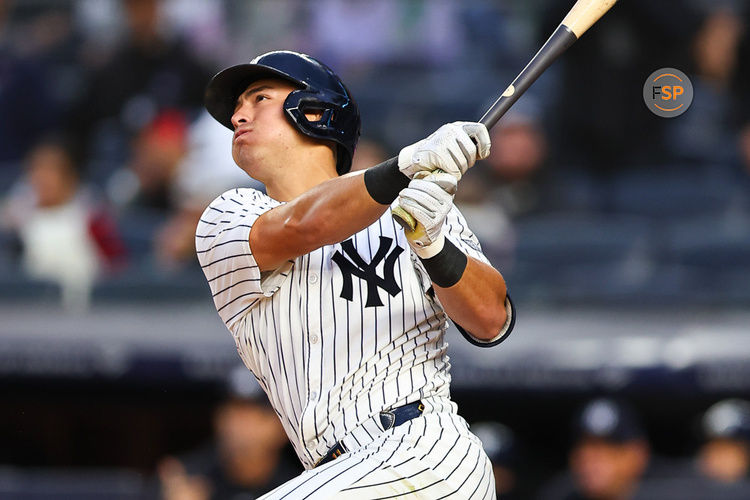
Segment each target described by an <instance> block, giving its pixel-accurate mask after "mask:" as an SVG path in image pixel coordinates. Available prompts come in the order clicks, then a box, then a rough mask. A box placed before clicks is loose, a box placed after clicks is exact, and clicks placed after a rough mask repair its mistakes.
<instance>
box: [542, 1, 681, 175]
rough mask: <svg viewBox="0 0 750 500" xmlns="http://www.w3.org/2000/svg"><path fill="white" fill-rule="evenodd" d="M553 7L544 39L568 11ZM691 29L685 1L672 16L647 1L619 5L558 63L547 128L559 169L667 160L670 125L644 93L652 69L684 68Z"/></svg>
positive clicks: (562, 5)
mask: <svg viewBox="0 0 750 500" xmlns="http://www.w3.org/2000/svg"><path fill="white" fill-rule="evenodd" d="M551 3H553V5H554V7H553V8H550V9H548V10H547V11H546V16H545V22H544V23H542V24H543V26H544V27H543V29H542V30H541V31H540V34H542V35H543V36H544V37H546V36H547V34H548V33H551V32H552V30H553V29H554V27H555V26H557V24H559V22H560V19H562V18H563V16H564V14H565V12H567V10H568V9H570V2H567V1H563V0H556V1H554V2H551ZM695 29H696V17H695V14H694V12H693V11H692V9H691V8H690V6H689V5H688V4H687V3H685V4H684V5H682V4H681V5H680V8H679V16H678V17H675V12H674V10H672V9H665V8H664V7H663V5H662V4H660V3H659V2H653V1H652V0H629V1H627V2H619V3H617V4H616V5H615V6H614V7H613V8H612V10H611V11H609V12H608V13H607V14H606V16H605V17H604V19H603V22H602V23H599V24H597V25H595V26H593V27H592V28H591V30H590V31H588V32H587V33H586V34H585V36H584V37H583V38H582V40H581V41H580V44H576V46H575V48H574V49H573V50H570V51H568V52H567V53H566V54H565V57H564V58H562V60H561V61H560V64H562V67H563V74H562V78H561V79H560V81H559V82H557V86H556V87H557V99H556V102H557V103H558V106H557V109H556V113H555V115H556V122H555V123H554V124H553V128H550V131H552V130H554V131H555V134H554V135H553V136H552V137H553V138H554V144H553V146H554V151H553V157H554V158H555V161H556V163H558V164H562V165H573V166H579V165H580V166H585V167H587V168H588V169H590V170H591V171H592V172H594V173H596V174H598V175H606V174H611V173H613V172H616V171H619V170H623V169H626V168H633V167H637V166H640V165H644V164H646V165H653V164H655V163H663V162H665V161H667V160H669V158H667V157H665V155H664V153H663V151H664V142H663V141H664V139H663V128H664V127H668V126H671V125H672V124H670V123H668V122H670V120H661V119H659V118H657V117H655V116H654V115H653V114H652V113H651V112H649V111H648V110H647V109H646V107H645V106H644V104H643V100H642V99H641V97H640V96H641V89H642V88H643V84H644V82H645V80H646V78H647V77H648V75H649V74H650V73H651V72H653V71H654V70H656V69H659V68H663V67H676V68H678V69H680V68H687V67H688V66H689V62H690V60H689V51H688V50H686V47H689V46H690V39H691V37H692V36H693V33H694V32H695ZM688 113H690V111H688Z"/></svg>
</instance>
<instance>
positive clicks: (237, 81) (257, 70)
mask: <svg viewBox="0 0 750 500" xmlns="http://www.w3.org/2000/svg"><path fill="white" fill-rule="evenodd" d="M263 78H281V79H282V80H287V81H289V82H292V83H293V84H295V85H297V86H298V87H299V89H297V90H294V91H292V92H291V93H290V94H289V96H288V97H287V98H286V100H285V101H284V111H285V114H286V117H287V118H288V119H289V121H291V122H292V124H293V125H294V126H295V127H296V128H297V130H299V131H300V132H302V133H303V134H305V135H307V136H310V137H313V138H315V139H322V140H326V141H333V142H335V143H336V145H337V148H336V149H337V162H336V171H337V172H338V174H339V175H342V174H345V173H347V172H348V171H349V169H351V166H352V156H353V154H354V147H355V146H356V145H357V140H358V139H359V134H360V127H361V124H360V118H359V108H358V107H357V103H356V102H355V101H354V99H353V98H352V95H351V94H350V93H349V90H347V88H346V87H345V86H344V84H343V82H342V81H341V79H340V78H339V77H338V76H336V74H335V73H334V72H333V71H332V70H331V69H330V68H329V67H328V66H326V65H325V64H323V63H321V62H320V61H318V60H317V59H314V58H312V57H310V56H308V55H305V54H300V53H297V52H291V51H287V50H279V51H275V52H268V53H266V54H262V55H260V56H258V57H256V58H255V59H253V60H252V61H250V62H249V63H248V64H239V65H237V66H232V67H230V68H227V69H225V70H223V71H221V72H219V73H218V74H217V75H216V76H214V77H213V78H212V79H211V81H210V82H209V83H208V87H207V88H206V95H205V98H204V103H205V105H206V109H207V110H208V112H209V113H211V116H213V117H214V118H216V120H218V121H219V123H221V124H222V125H224V126H225V127H227V128H229V129H233V127H232V115H233V114H234V109H235V106H236V104H237V98H238V97H239V96H240V94H242V92H244V91H245V89H247V87H248V85H250V84H251V83H252V82H254V81H256V80H260V79H263ZM306 112H307V113H322V117H321V119H320V120H318V121H314V122H313V121H310V120H308V119H307V117H306V116H305V113H306Z"/></svg>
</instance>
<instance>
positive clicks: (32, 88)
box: [0, 0, 58, 189]
mask: <svg viewBox="0 0 750 500" xmlns="http://www.w3.org/2000/svg"><path fill="white" fill-rule="evenodd" d="M14 7H15V6H14V3H13V2H12V1H11V0H0V117H2V119H0V189H3V188H5V187H7V186H8V184H9V182H8V181H9V180H10V179H13V178H16V177H17V176H18V174H19V173H20V164H21V161H22V160H23V157H24V156H25V155H26V153H27V152H28V151H29V149H30V148H31V146H32V145H33V143H34V141H35V138H38V137H40V136H41V135H43V134H45V133H47V132H49V131H50V130H52V129H53V128H54V126H55V121H56V119H57V115H58V109H57V108H56V107H55V105H54V104H55V103H54V100H53V98H52V93H51V88H50V84H51V80H50V79H49V78H48V76H49V75H48V74H47V72H46V71H45V68H44V67H43V66H42V65H41V64H40V62H39V61H37V60H36V59H34V58H33V57H30V56H29V55H28V54H26V55H22V54H20V53H19V52H20V51H19V47H18V46H17V45H16V44H14V43H13V42H14V41H15V40H14V37H13V36H12V33H11V28H14V29H16V30H17V29H18V25H17V24H12V23H11V22H10V21H9V19H10V18H11V16H12V14H13V13H14V12H15V10H14Z"/></svg>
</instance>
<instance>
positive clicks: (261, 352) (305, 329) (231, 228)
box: [196, 189, 487, 468]
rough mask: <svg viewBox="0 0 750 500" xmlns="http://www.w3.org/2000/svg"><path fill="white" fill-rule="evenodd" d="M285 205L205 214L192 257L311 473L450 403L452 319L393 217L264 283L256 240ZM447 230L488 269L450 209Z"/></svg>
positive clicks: (230, 202)
mask: <svg viewBox="0 0 750 500" xmlns="http://www.w3.org/2000/svg"><path fill="white" fill-rule="evenodd" d="M280 204H281V203H280V202H278V201H276V200H273V199H272V198H270V197H268V196H267V195H265V194H263V193H261V192H259V191H257V190H254V189H234V190H231V191H227V192H226V193H224V194H223V195H221V196H220V197H218V198H217V199H216V200H214V201H213V202H212V203H211V204H210V205H209V207H208V208H207V209H206V210H205V211H204V212H203V215H202V216H201V220H200V222H199V224H198V229H197V232H196V249H197V253H198V258H199V261H200V264H201V267H202V268H203V271H204V273H205V275H206V278H207V280H208V282H209V284H210V287H211V291H212V293H213V298H214V302H215V305H216V309H217V310H218V312H219V315H220V316H221V318H222V320H223V321H224V323H225V324H226V325H227V328H228V329H229V330H230V331H231V332H232V335H233V336H234V340H235V342H236V344H237V350H238V352H239V354H240V356H241V358H242V360H243V361H244V363H245V364H246V365H247V367H248V368H249V369H250V370H251V371H252V372H253V373H254V374H255V376H256V377H257V378H258V380H259V382H260V384H261V385H262V386H263V388H264V389H265V391H266V393H267V394H268V397H269V400H270V401H271V404H272V405H273V407H274V408H275V410H276V412H277V414H278V415H279V418H280V419H281V421H282V423H283V425H284V428H285V430H286V432H287V434H288V436H289V439H290V441H291V442H292V445H293V446H294V448H295V451H296V452H297V454H298V456H299V458H300V460H301V461H302V463H303V464H304V465H305V467H306V468H311V467H313V466H314V464H315V463H316V462H317V461H318V460H319V459H320V458H321V457H322V456H324V455H325V454H326V452H327V451H328V450H329V448H330V447H331V446H333V445H334V443H336V441H338V440H339V439H341V438H342V437H343V435H345V434H346V433H347V432H349V431H350V430H351V429H353V428H354V427H356V426H358V425H359V424H362V423H363V422H364V421H365V420H367V419H368V418H369V417H371V416H373V415H374V414H376V413H378V412H380V411H381V410H383V409H389V408H393V407H397V406H400V405H404V404H408V403H411V402H414V401H417V400H419V399H424V398H428V397H434V396H438V397H443V398H445V400H446V402H447V401H448V399H447V398H449V396H450V394H449V383H450V374H449V368H450V364H449V362H448V356H447V354H446V348H447V344H446V343H445V342H444V340H443V335H444V331H445V329H446V319H447V317H446V315H445V313H444V312H443V309H442V306H441V305H440V303H439V302H438V301H437V299H436V298H435V297H434V295H433V294H432V293H431V292H428V290H429V289H430V287H431V282H430V279H429V278H428V276H427V273H426V272H425V271H424V268H423V267H422V264H421V262H419V260H418V259H417V258H416V256H414V255H413V253H412V252H411V251H410V250H409V245H408V243H407V240H406V237H405V235H404V232H403V230H401V228H400V227H399V226H398V225H396V224H395V223H394V222H393V219H392V217H391V214H390V211H386V212H385V213H384V214H383V216H382V217H381V218H380V219H379V220H377V221H376V222H374V223H373V224H372V225H370V226H369V227H367V228H365V229H364V230H362V231H360V232H358V233H356V234H355V235H353V236H352V237H351V238H349V239H347V240H345V241H344V242H341V243H337V244H334V245H326V246H323V247H321V248H319V249H317V250H314V251H312V252H310V253H308V254H306V255H302V256H300V257H297V258H296V259H294V260H290V261H288V262H287V263H286V264H284V265H282V266H281V267H280V268H278V269H277V270H275V271H273V272H260V270H259V268H258V266H257V264H256V263H255V260H254V258H253V255H252V252H251V250H250V245H249V234H250V229H251V228H252V225H253V223H254V222H255V221H256V219H257V218H258V217H259V216H260V215H261V214H263V213H264V212H266V211H268V210H271V209H272V208H274V207H276V206H278V205H280ZM446 227H447V230H448V231H447V237H448V238H449V239H450V240H451V241H452V242H453V243H454V244H455V245H456V246H458V247H459V248H460V249H461V250H462V251H463V252H465V253H466V254H467V255H470V256H473V257H475V258H477V259H479V260H481V261H484V262H487V259H486V257H485V256H484V255H483V254H482V252H481V248H480V246H479V242H478V241H477V239H476V237H475V236H474V234H473V233H472V232H471V231H470V230H469V228H468V227H467V225H466V222H465V220H464V218H463V216H462V215H461V213H460V212H459V211H458V209H456V208H455V207H454V208H453V209H452V211H451V212H450V213H449V215H448V217H447V219H446ZM448 404H449V405H453V403H448Z"/></svg>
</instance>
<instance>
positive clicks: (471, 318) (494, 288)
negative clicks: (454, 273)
mask: <svg viewBox="0 0 750 500" xmlns="http://www.w3.org/2000/svg"><path fill="white" fill-rule="evenodd" d="M434 289H435V292H436V293H437V296H438V298H439V299H440V303H441V304H442V305H443V308H444V309H445V312H446V314H447V315H448V317H450V318H451V319H452V320H453V321H455V322H456V323H458V324H459V325H461V326H462V327H463V328H464V330H466V331H468V332H469V333H471V335H472V336H474V337H476V338H477V339H479V340H491V339H493V338H495V337H496V336H497V335H498V333H499V332H500V331H501V330H502V328H503V326H504V325H505V322H506V319H507V317H506V311H505V296H506V288H505V280H503V277H502V275H501V274H500V273H499V272H498V271H497V270H496V269H495V268H493V267H492V266H489V265H487V264H485V263H484V262H481V261H479V260H476V259H474V258H472V257H469V258H468V262H467V264H466V269H465V271H464V273H463V275H462V276H461V279H460V280H459V281H458V282H457V283H456V284H455V285H453V286H451V287H448V288H442V287H440V286H437V285H434Z"/></svg>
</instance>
